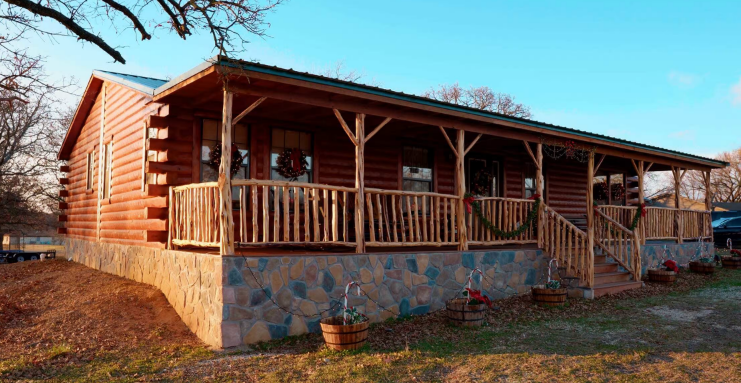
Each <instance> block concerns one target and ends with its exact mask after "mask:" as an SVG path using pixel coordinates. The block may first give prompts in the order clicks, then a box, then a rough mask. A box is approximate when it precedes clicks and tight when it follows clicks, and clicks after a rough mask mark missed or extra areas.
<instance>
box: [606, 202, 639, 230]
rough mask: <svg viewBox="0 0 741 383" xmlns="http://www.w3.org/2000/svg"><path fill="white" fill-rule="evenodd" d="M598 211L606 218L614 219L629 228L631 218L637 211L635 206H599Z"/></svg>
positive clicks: (631, 221)
mask: <svg viewBox="0 0 741 383" xmlns="http://www.w3.org/2000/svg"><path fill="white" fill-rule="evenodd" d="M599 209H600V211H602V213H604V214H605V215H606V216H608V217H610V218H612V219H614V220H615V221H617V222H618V223H620V224H621V225H623V226H625V227H630V224H631V223H633V217H634V216H635V213H636V211H637V210H638V207H637V206H615V205H600V206H599Z"/></svg>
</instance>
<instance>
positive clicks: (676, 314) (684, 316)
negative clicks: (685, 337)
mask: <svg viewBox="0 0 741 383" xmlns="http://www.w3.org/2000/svg"><path fill="white" fill-rule="evenodd" d="M645 311H646V312H647V313H649V314H652V315H656V316H658V317H660V318H664V319H667V320H670V321H675V322H695V321H697V320H698V319H700V318H703V317H706V316H708V315H710V314H712V313H713V310H697V311H690V310H680V309H673V308H669V307H666V306H659V307H651V308H647V309H646V310H645Z"/></svg>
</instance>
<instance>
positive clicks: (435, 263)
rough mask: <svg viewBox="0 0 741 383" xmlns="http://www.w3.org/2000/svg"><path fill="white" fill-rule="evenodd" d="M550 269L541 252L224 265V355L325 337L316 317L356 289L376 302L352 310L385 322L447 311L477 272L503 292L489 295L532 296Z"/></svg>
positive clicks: (362, 300)
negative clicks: (310, 335) (262, 344)
mask: <svg viewBox="0 0 741 383" xmlns="http://www.w3.org/2000/svg"><path fill="white" fill-rule="evenodd" d="M546 266H547V265H546V263H545V262H544V261H543V254H542V252H541V251H540V250H523V251H473V252H464V253H461V252H437V253H419V254H383V255H381V254H360V255H341V256H325V255H322V256H306V257H263V258H259V257H224V262H223V267H224V269H223V277H224V280H223V285H224V287H223V289H224V290H223V291H224V317H223V319H224V322H223V324H222V329H223V339H224V347H231V346H237V345H240V344H250V343H255V342H259V341H266V340H270V339H277V338H282V337H285V336H288V335H298V334H303V333H306V332H319V331H321V330H320V326H319V321H320V317H318V316H312V315H315V314H317V313H320V312H322V311H325V310H327V309H329V308H336V309H334V310H332V311H329V312H327V313H325V314H324V316H329V315H337V314H339V307H340V305H339V304H337V302H338V301H339V299H340V297H341V296H342V294H343V293H344V292H345V286H346V285H347V283H348V282H350V281H357V282H359V283H360V284H361V288H362V290H363V291H365V292H366V293H368V296H369V297H370V298H372V300H369V299H368V297H354V296H353V297H351V298H350V300H349V303H348V304H349V305H351V306H353V307H356V308H357V309H358V311H360V312H362V313H365V314H366V315H367V316H368V317H369V318H370V319H371V321H372V322H379V321H382V320H385V319H387V318H390V317H394V316H396V315H399V314H402V315H408V314H411V315H419V314H426V313H428V312H431V311H436V310H440V309H443V308H444V307H445V302H446V301H447V300H449V299H451V298H453V297H454V296H456V294H458V293H459V292H460V291H461V289H462V288H463V287H464V285H465V284H466V282H467V280H468V275H469V273H470V272H471V270H472V269H473V268H475V267H477V268H480V269H481V270H483V271H484V272H485V273H486V275H487V277H488V278H489V279H490V280H492V281H494V284H495V287H496V289H492V288H489V282H486V281H485V282H484V289H483V290H484V292H485V293H487V294H488V295H490V296H491V297H493V298H503V297H505V296H508V295H513V294H515V293H518V292H519V293H526V292H529V286H532V285H534V284H536V283H538V282H541V281H542V278H543V276H544V271H545V268H546ZM474 279H475V282H476V283H475V284H474V287H475V288H480V285H479V284H478V283H479V277H475V278H474ZM273 301H275V302H273ZM373 301H376V302H378V304H380V305H382V306H383V307H386V308H388V309H389V310H390V311H384V310H382V309H381V307H379V306H378V305H377V304H376V303H374V302H373ZM276 303H277V305H276ZM278 305H279V306H280V307H278ZM281 308H282V309H281Z"/></svg>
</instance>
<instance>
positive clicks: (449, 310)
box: [445, 269, 491, 327]
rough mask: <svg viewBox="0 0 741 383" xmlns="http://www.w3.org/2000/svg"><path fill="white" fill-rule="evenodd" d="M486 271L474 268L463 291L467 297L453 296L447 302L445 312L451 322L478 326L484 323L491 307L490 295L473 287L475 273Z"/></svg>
mask: <svg viewBox="0 0 741 383" xmlns="http://www.w3.org/2000/svg"><path fill="white" fill-rule="evenodd" d="M474 273H479V274H481V276H482V277H483V275H484V273H482V272H481V270H479V269H473V270H472V271H471V273H470V274H469V275H468V287H466V288H465V290H464V291H463V296H464V297H465V298H453V299H451V300H449V301H447V302H445V312H446V314H447V316H448V320H449V321H450V323H452V324H454V325H457V326H464V327H476V326H481V325H483V324H484V319H486V310H487V309H488V308H490V307H491V300H490V299H489V297H487V296H486V295H484V294H482V293H481V290H474V289H472V288H471V283H472V282H473V274H474Z"/></svg>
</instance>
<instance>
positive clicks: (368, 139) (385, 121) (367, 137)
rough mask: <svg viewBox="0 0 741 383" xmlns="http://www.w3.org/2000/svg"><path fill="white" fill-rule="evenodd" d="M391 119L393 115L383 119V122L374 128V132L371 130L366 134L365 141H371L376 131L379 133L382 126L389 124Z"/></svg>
mask: <svg viewBox="0 0 741 383" xmlns="http://www.w3.org/2000/svg"><path fill="white" fill-rule="evenodd" d="M390 121H391V117H386V119H385V120H383V122H381V123H380V124H378V126H376V128H375V129H373V131H372V132H370V133H369V134H368V135H367V136H365V142H368V141H370V139H371V138H372V137H373V136H375V135H376V133H378V132H379V131H380V130H381V128H383V127H384V126H386V124H388V123H389V122H390Z"/></svg>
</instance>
